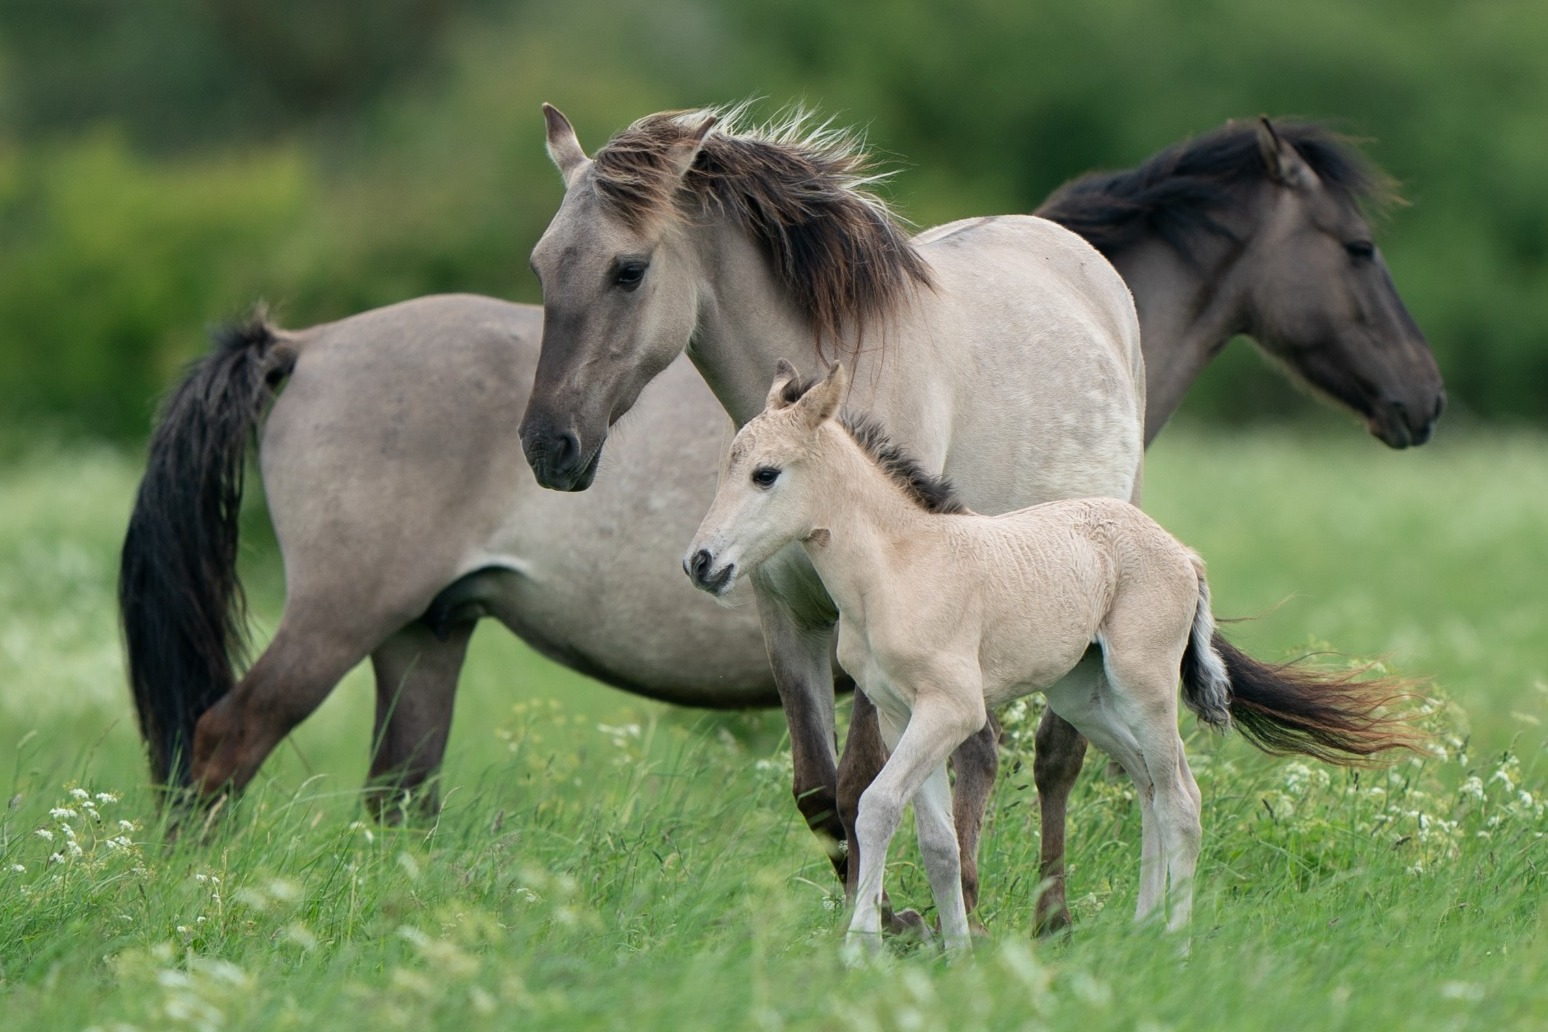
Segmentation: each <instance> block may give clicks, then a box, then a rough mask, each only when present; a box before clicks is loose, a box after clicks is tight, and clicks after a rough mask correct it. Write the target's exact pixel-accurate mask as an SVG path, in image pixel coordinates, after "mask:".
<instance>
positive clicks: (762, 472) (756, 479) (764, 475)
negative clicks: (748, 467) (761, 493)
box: [752, 466, 779, 487]
mask: <svg viewBox="0 0 1548 1032" xmlns="http://www.w3.org/2000/svg"><path fill="white" fill-rule="evenodd" d="M778 479H779V470H777V469H775V468H774V467H773V466H759V467H758V468H757V469H755V470H753V475H752V482H753V483H755V484H757V485H758V486H759V487H773V486H774V481H776V480H778Z"/></svg>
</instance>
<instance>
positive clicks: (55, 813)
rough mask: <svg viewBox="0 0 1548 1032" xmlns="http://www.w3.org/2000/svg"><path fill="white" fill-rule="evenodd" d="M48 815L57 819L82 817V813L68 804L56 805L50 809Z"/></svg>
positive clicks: (65, 819)
mask: <svg viewBox="0 0 1548 1032" xmlns="http://www.w3.org/2000/svg"><path fill="white" fill-rule="evenodd" d="M48 815H49V816H50V817H52V818H54V820H56V821H72V820H76V819H77V818H79V817H80V814H78V813H76V812H75V811H74V810H72V809H70V808H69V807H67V806H56V807H54V808H53V809H52V810H50V811H48Z"/></svg>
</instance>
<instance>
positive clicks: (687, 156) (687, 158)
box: [666, 115, 720, 180]
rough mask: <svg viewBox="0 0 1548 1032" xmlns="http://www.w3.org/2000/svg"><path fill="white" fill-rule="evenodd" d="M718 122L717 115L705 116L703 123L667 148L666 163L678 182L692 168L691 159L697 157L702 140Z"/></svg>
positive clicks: (702, 144)
mask: <svg viewBox="0 0 1548 1032" xmlns="http://www.w3.org/2000/svg"><path fill="white" fill-rule="evenodd" d="M718 121H720V116H719V115H706V116H705V117H704V121H702V122H700V123H699V124H698V125H697V126H696V127H695V128H693V129H690V130H689V131H688V135H687V136H685V137H683V138H682V139H681V140H678V141H677V142H676V143H674V144H672V145H671V146H670V147H668V148H667V155H666V156H667V163H668V165H669V166H670V167H671V169H672V171H673V172H675V173H676V174H677V178H678V179H679V180H680V179H682V178H683V177H684V176H686V175H687V174H688V170H689V169H690V168H692V167H693V159H694V158H697V157H698V156H699V151H700V150H701V149H702V148H703V147H704V138H705V137H706V136H708V135H709V131H710V130H711V129H713V128H715V123H716V122H718Z"/></svg>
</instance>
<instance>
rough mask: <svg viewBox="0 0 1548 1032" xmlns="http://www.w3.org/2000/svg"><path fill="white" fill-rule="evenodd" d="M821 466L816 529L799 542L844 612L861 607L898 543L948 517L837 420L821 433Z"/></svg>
mask: <svg viewBox="0 0 1548 1032" xmlns="http://www.w3.org/2000/svg"><path fill="white" fill-rule="evenodd" d="M817 469H818V474H817V476H816V477H814V478H813V481H812V484H811V492H810V497H811V503H810V508H809V515H810V517H811V521H810V523H811V526H812V528H813V534H812V536H811V537H809V538H807V539H806V540H805V541H804V542H802V543H803V544H804V545H805V546H806V552H807V554H808V555H809V556H810V557H811V560H812V565H813V566H814V567H815V568H816V570H817V574H818V576H819V577H821V578H822V582H823V586H824V587H826V588H827V589H828V594H830V595H831V596H833V601H834V602H835V603H836V604H837V605H838V607H839V610H840V611H841V612H846V613H849V614H850V615H851V617H852V618H853V616H854V615H855V614H856V613H858V612H860V611H861V610H860V605H861V599H863V598H864V597H865V596H866V595H867V594H870V593H871V592H872V591H874V590H875V589H876V588H877V587H878V586H879V585H881V584H882V582H883V581H884V579H885V578H886V577H887V576H888V575H889V574H890V573H891V572H892V571H893V569H894V568H895V567H896V565H897V556H898V554H899V552H900V551H901V550H900V549H899V548H898V547H896V546H897V545H899V544H900V543H902V542H905V541H906V542H908V543H909V544H910V545H911V546H918V545H922V544H925V543H927V542H928V541H929V540H930V539H932V538H934V537H935V536H937V535H939V534H942V533H943V532H944V529H945V528H944V526H943V523H942V521H943V520H945V519H947V518H948V517H946V516H943V515H941V514H939V513H932V512H928V511H926V510H925V509H923V508H922V507H921V506H920V505H919V504H918V503H917V502H915V501H914V500H913V499H911V498H909V497H908V495H907V493H906V492H905V491H904V489H903V488H902V487H901V486H899V485H898V483H897V482H896V481H894V480H893V479H892V477H891V476H890V475H888V474H887V473H886V472H885V471H883V470H882V469H881V468H880V467H879V466H878V465H877V464H876V462H875V461H874V460H872V459H871V457H870V456H869V455H867V454H866V453H865V451H864V449H862V448H861V446H860V445H859V444H858V443H857V442H856V441H855V440H854V438H853V437H851V436H850V434H849V432H848V431H847V430H845V429H844V428H843V427H841V426H839V425H838V424H837V423H834V422H829V423H826V424H824V425H823V427H822V428H821V430H820V431H819V433H818V456H817Z"/></svg>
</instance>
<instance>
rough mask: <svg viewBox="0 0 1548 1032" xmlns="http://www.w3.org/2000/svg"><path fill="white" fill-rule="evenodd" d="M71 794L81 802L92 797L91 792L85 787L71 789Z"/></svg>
mask: <svg viewBox="0 0 1548 1032" xmlns="http://www.w3.org/2000/svg"><path fill="white" fill-rule="evenodd" d="M70 795H72V796H74V797H75V798H76V799H79V800H80V801H81V802H85V801H87V800H88V799H90V798H91V793H90V792H88V791H86V790H85V789H84V788H72V789H70Z"/></svg>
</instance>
